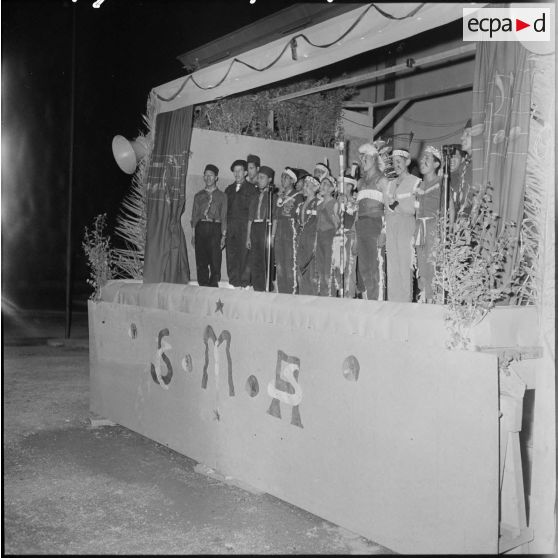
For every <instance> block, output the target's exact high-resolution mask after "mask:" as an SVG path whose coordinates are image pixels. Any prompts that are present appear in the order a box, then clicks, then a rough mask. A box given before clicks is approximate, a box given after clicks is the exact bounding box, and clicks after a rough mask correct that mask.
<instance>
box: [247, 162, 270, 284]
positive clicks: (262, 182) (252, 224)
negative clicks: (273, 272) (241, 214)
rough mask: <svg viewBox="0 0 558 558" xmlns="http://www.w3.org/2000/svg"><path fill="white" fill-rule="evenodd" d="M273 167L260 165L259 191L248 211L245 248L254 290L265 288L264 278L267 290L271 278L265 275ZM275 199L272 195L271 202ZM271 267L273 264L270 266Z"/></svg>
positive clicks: (268, 255) (267, 256) (268, 256)
mask: <svg viewBox="0 0 558 558" xmlns="http://www.w3.org/2000/svg"><path fill="white" fill-rule="evenodd" d="M273 175H274V172H273V169H271V168H269V167H266V166H262V167H260V172H259V173H258V187H259V192H258V194H257V195H256V196H254V197H253V198H252V202H251V204H250V209H249V212H248V226H247V234H246V248H247V250H249V251H250V252H249V256H248V260H249V261H248V265H249V266H250V271H251V274H252V286H253V287H254V290H255V291H265V290H266V280H267V286H268V289H269V290H272V289H271V278H270V277H267V269H268V267H267V265H266V264H267V262H268V258H270V257H271V254H267V253H266V252H267V244H268V243H267V242H266V241H267V238H268V234H269V224H270V219H271V215H269V202H270V200H269V196H273V194H272V191H271V184H272V182H273ZM274 202H275V200H274V199H273V197H272V200H271V203H272V204H274ZM271 269H273V266H271Z"/></svg>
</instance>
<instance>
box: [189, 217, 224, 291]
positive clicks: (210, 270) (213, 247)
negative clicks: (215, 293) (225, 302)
mask: <svg viewBox="0 0 558 558" xmlns="http://www.w3.org/2000/svg"><path fill="white" fill-rule="evenodd" d="M195 250H196V270H197V273H198V284H199V285H200V286H201V287H217V286H218V283H219V280H220V279H221V223H210V222H208V221H198V223H197V224H196V234H195Z"/></svg>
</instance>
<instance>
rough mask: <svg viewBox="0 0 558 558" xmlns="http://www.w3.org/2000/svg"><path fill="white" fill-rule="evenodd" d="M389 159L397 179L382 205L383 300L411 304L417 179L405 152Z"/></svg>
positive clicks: (391, 185)
mask: <svg viewBox="0 0 558 558" xmlns="http://www.w3.org/2000/svg"><path fill="white" fill-rule="evenodd" d="M391 156H392V159H393V168H394V171H395V173H396V175H397V177H396V178H395V179H394V180H392V181H391V182H390V185H389V193H388V200H389V203H388V204H387V205H386V257H387V290H388V293H387V298H388V300H390V301H394V302H412V300H413V270H412V267H413V245H412V243H413V237H414V234H415V211H416V208H415V193H416V190H417V188H418V185H419V184H420V178H418V177H416V176H414V175H412V174H410V173H409V165H410V164H411V155H410V154H409V152H408V151H407V150H406V149H394V150H393V152H392V154H391Z"/></svg>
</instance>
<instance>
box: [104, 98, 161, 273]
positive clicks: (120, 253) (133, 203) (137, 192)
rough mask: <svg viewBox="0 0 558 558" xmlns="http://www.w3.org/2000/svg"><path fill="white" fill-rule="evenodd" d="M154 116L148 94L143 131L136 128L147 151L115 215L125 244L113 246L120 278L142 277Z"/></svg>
mask: <svg viewBox="0 0 558 558" xmlns="http://www.w3.org/2000/svg"><path fill="white" fill-rule="evenodd" d="M155 117H156V101H155V97H154V96H153V94H151V95H150V97H149V99H148V102H147V110H146V114H144V115H143V117H142V120H143V125H144V127H145V131H140V132H139V135H138V137H141V138H143V140H144V142H145V144H146V146H147V154H146V156H145V157H144V158H143V159H142V160H141V161H140V163H139V164H138V168H137V169H136V172H135V173H134V176H133V177H132V184H131V186H130V191H129V192H128V193H127V194H126V196H125V197H124V199H123V200H122V203H121V206H120V212H119V214H118V216H117V218H116V226H115V233H116V234H117V235H118V236H119V237H120V238H122V239H123V240H124V243H125V245H126V248H124V249H115V250H114V253H115V267H116V273H117V274H118V276H119V277H121V278H129V279H142V277H143V258H144V254H145V234H146V230H147V205H146V191H145V188H146V187H145V178H146V174H147V169H148V167H149V162H150V160H151V153H152V151H153V142H154V134H153V130H154V129H155Z"/></svg>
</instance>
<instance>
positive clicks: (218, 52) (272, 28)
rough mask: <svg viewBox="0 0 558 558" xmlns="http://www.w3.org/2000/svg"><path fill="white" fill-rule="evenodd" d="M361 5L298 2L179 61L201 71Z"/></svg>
mask: <svg viewBox="0 0 558 558" xmlns="http://www.w3.org/2000/svg"><path fill="white" fill-rule="evenodd" d="M361 6H362V4H359V3H347V4H345V3H343V4H328V3H326V2H323V3H319V4H318V3H312V4H310V3H308V2H301V3H300V4H298V3H297V4H295V5H293V6H289V7H288V8H284V9H282V10H278V11H277V12H275V13H273V14H270V15H268V16H266V17H264V18H261V19H259V20H258V21H255V22H253V23H250V24H249V25H245V26H244V27H241V28H240V29H236V30H235V31H233V32H232V33H228V34H227V35H223V36H222V37H219V38H218V39H215V40H213V41H210V42H209V43H205V44H204V45H201V46H199V47H197V48H195V49H192V50H189V51H188V52H185V53H184V54H181V55H179V56H177V58H178V60H180V62H181V63H182V65H183V67H184V68H188V69H189V68H196V69H197V70H199V69H201V68H206V67H207V66H210V65H211V64H215V63H217V62H219V61H221V60H224V59H226V58H231V57H234V56H238V55H240V54H242V53H244V52H246V51H248V50H251V49H253V48H256V47H259V46H262V45H265V44H267V43H269V42H271V41H274V40H275V39H280V38H282V37H284V36H286V35H289V34H292V33H296V32H300V31H302V30H303V29H305V28H307V27H309V26H310V25H315V24H317V23H320V22H322V21H325V20H326V19H330V18H332V17H334V16H336V15H340V14H342V13H345V12H348V11H350V10H354V9H356V8H359V7H361Z"/></svg>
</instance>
